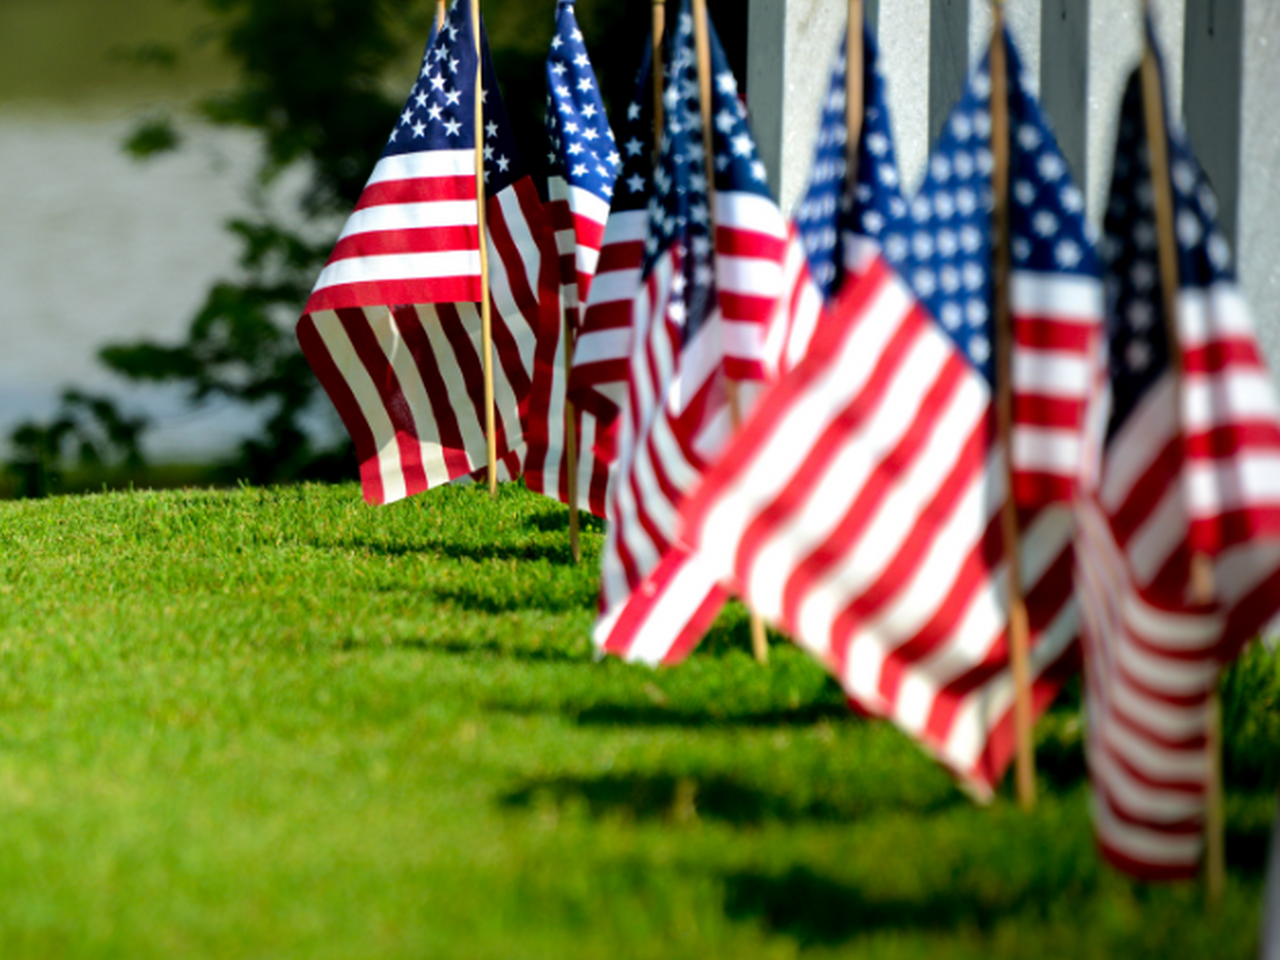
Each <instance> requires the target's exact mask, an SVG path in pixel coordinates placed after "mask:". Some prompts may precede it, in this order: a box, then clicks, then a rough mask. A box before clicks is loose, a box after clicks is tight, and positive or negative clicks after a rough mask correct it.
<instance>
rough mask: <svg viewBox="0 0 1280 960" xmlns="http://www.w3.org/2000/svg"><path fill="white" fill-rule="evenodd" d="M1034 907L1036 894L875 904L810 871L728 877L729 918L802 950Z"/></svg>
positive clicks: (971, 922)
mask: <svg viewBox="0 0 1280 960" xmlns="http://www.w3.org/2000/svg"><path fill="white" fill-rule="evenodd" d="M1028 892H1030V893H1031V894H1032V897H1031V899H1030V900H1028V899H1026V894H1027V893H1028ZM1033 905H1034V891H1022V896H1021V897H1019V898H1018V899H1017V900H1016V902H1014V903H1009V904H1003V905H992V904H985V903H981V902H978V901H975V900H974V899H972V898H970V897H966V896H965V895H964V894H963V892H961V891H959V890H955V891H948V893H947V895H946V896H942V897H937V896H924V897H921V898H920V899H919V900H892V899H875V900H872V899H868V898H867V897H866V895H865V894H864V893H863V891H861V890H859V889H858V888H856V887H852V886H848V885H846V884H843V883H840V882H838V881H835V880H832V879H830V878H829V877H824V876H822V875H820V874H818V873H815V872H813V871H812V870H810V869H809V868H807V867H793V868H792V869H791V870H790V871H788V872H787V873H784V874H781V875H770V874H764V873H750V872H747V873H737V874H731V875H729V876H728V877H726V878H725V913H726V915H727V916H729V917H730V918H731V919H733V920H738V921H747V920H754V921H758V922H761V923H763V924H764V925H765V926H766V927H767V928H769V929H770V930H771V931H772V932H774V933H779V934H783V935H785V936H788V937H791V938H792V939H794V940H796V941H797V942H798V943H799V944H800V945H801V946H818V945H828V946H830V945H834V944H839V943H843V942H844V941H847V940H850V939H852V938H853V937H856V936H859V935H865V934H867V933H870V932H874V931H877V930H893V929H900V930H912V931H920V930H950V929H954V928H956V927H961V926H976V927H978V928H980V929H987V928H989V927H990V926H991V924H992V923H993V921H995V920H996V919H997V918H998V917H999V915H1000V914H1003V913H1006V912H1009V911H1010V910H1011V909H1017V910H1025V909H1026V908H1027V907H1028V906H1032V907H1033Z"/></svg>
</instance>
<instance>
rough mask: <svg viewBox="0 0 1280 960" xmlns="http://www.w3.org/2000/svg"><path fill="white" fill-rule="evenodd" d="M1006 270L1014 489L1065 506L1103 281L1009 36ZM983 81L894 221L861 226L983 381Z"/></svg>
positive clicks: (950, 123)
mask: <svg viewBox="0 0 1280 960" xmlns="http://www.w3.org/2000/svg"><path fill="white" fill-rule="evenodd" d="M1004 43H1005V48H1006V50H1007V51H1008V60H1007V62H1008V71H1009V111H1010V118H1011V121H1010V126H1011V141H1012V142H1011V144H1010V153H1011V156H1010V183H1011V196H1010V198H1009V202H1010V207H1011V210H1010V219H1011V223H1010V227H1011V233H1012V237H1011V248H1012V254H1013V271H1012V275H1011V277H1010V289H1009V296H1010V306H1011V311H1012V314H1013V341H1014V342H1013V361H1012V362H1013V374H1012V389H1013V440H1012V458H1013V468H1014V490H1015V493H1016V495H1017V500H1018V503H1019V505H1020V506H1027V507H1035V506H1037V505H1039V504H1042V503H1046V502H1053V501H1059V502H1066V501H1069V500H1070V499H1071V497H1072V496H1073V495H1074V492H1075V488H1076V484H1077V482H1078V477H1079V470H1080V461H1081V455H1082V448H1081V442H1082V429H1083V416H1084V406H1085V400H1086V398H1087V396H1088V393H1089V390H1090V388H1091V385H1092V382H1093V377H1092V372H1091V371H1092V366H1091V362H1090V361H1091V358H1092V357H1093V356H1095V355H1096V351H1097V348H1098V344H1099V338H1100V331H1101V324H1102V282H1101V273H1100V267H1099V264H1098V258H1097V255H1096V252H1095V250H1094V244H1093V242H1092V236H1091V229H1090V227H1089V226H1088V224H1087V222H1086V220H1085V216H1084V208H1085V203H1084V195H1083V194H1082V193H1081V191H1080V190H1079V189H1078V188H1077V187H1076V186H1075V184H1074V183H1073V182H1072V179H1071V174H1070V171H1069V169H1068V167H1067V162H1066V160H1065V159H1064V157H1063V155H1062V152H1061V151H1060V150H1059V148H1058V145H1057V142H1056V140H1055V139H1054V136H1053V133H1052V132H1051V131H1050V129H1049V125H1048V123H1047V122H1046V119H1045V116H1044V113H1043V111H1042V110H1041V109H1040V106H1039V104H1038V103H1037V102H1036V100H1035V97H1034V95H1033V94H1032V92H1031V88H1030V79H1029V77H1028V76H1027V75H1026V74H1025V73H1024V72H1023V69H1022V64H1021V62H1020V59H1019V57H1018V55H1017V51H1016V49H1015V48H1014V46H1013V44H1012V42H1011V41H1010V40H1009V38H1008V35H1007V34H1006V35H1005V38H1004ZM990 87H991V84H990V78H989V73H988V72H987V67H986V65H985V64H984V65H983V66H982V68H981V69H980V71H979V72H978V73H977V74H976V75H975V76H974V78H973V81H972V83H971V84H970V86H969V88H968V90H967V91H966V93H965V95H964V96H963V98H962V99H961V101H960V102H959V104H957V106H956V108H955V109H954V110H953V111H952V113H951V116H950V117H949V119H948V120H947V123H946V125H945V127H944V128H943V132H942V134H941V136H940V137H939V141H938V144H937V145H936V147H935V149H934V151H933V153H932V155H931V156H930V158H929V165H928V170H927V171H926V174H925V179H924V182H923V184H922V185H921V187H920V190H919V191H918V192H917V194H916V196H915V198H914V199H913V200H912V201H911V204H910V217H909V218H908V219H907V220H906V221H905V222H903V221H901V220H899V221H897V222H886V223H885V225H884V226H883V227H882V228H881V226H880V224H878V223H876V222H874V221H873V222H872V223H870V224H868V225H867V226H868V228H869V230H870V232H871V233H872V235H874V236H877V237H879V238H880V239H881V242H882V244H883V247H884V251H885V254H886V256H887V257H888V259H889V262H890V263H891V264H893V265H894V267H896V268H897V269H898V272H899V273H901V274H902V276H903V277H904V278H905V279H906V281H907V282H908V283H909V284H911V286H912V288H913V289H914V290H915V292H916V295H917V296H918V297H919V298H920V300H921V302H922V303H924V304H925V306H927V307H928V308H929V310H930V312H932V313H933V315H934V316H935V317H937V318H938V320H940V321H941V323H942V328H943V329H944V330H945V331H946V333H947V335H948V336H950V337H951V338H952V339H953V340H954V341H955V342H956V345H957V347H958V348H959V349H961V350H963V351H965V352H966V353H967V354H968V355H969V356H971V357H972V358H973V360H974V362H975V363H977V364H978V365H979V366H980V367H981V369H982V371H983V373H984V374H985V375H986V376H987V377H988V378H989V379H990V378H991V376H992V365H993V364H994V362H995V349H994V344H995V340H994V336H993V334H992V326H991V321H992V317H991V316H990V312H991V304H992V272H991V263H992V259H991V249H992V224H991V199H992V197H991V190H992V185H991V173H992V162H993V160H992V154H991V150H990V143H991V113H990V106H991V89H990Z"/></svg>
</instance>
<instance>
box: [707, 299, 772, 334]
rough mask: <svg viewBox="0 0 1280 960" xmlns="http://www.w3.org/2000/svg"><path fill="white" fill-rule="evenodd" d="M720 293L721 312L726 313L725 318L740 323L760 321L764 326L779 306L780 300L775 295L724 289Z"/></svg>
mask: <svg viewBox="0 0 1280 960" xmlns="http://www.w3.org/2000/svg"><path fill="white" fill-rule="evenodd" d="M719 294H720V297H719V302H720V312H721V313H722V314H724V318H725V319H726V320H734V321H737V322H739V323H743V322H749V323H758V324H761V326H763V325H764V324H765V323H767V322H768V321H769V320H771V319H772V318H773V315H774V313H775V312H776V310H777V307H778V301H777V300H776V299H775V298H773V297H756V296H751V295H749V294H745V293H733V292H731V291H728V290H723V289H722V290H720V291H719ZM762 332H763V331H762Z"/></svg>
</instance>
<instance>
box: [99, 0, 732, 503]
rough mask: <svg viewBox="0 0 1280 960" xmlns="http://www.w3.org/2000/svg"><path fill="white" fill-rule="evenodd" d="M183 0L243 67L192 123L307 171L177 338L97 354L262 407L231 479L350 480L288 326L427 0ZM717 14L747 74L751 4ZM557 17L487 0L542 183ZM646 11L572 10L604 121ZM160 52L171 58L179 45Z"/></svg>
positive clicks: (146, 377) (209, 396)
mask: <svg viewBox="0 0 1280 960" xmlns="http://www.w3.org/2000/svg"><path fill="white" fill-rule="evenodd" d="M175 2H182V0H175ZM185 2H198V3H201V4H202V5H203V6H204V7H205V8H206V9H207V11H208V13H209V15H210V29H209V31H208V32H207V33H206V34H204V35H202V37H201V38H199V41H198V42H205V43H208V42H212V43H216V44H218V45H219V46H220V47H221V49H222V50H223V52H224V53H225V54H226V55H227V56H228V57H229V58H230V59H231V60H232V61H233V63H234V64H235V65H236V67H237V68H238V74H237V75H238V81H237V83H236V84H235V85H234V86H233V87H232V88H231V89H229V90H226V91H224V92H222V93H220V94H218V95H216V96H213V97H209V98H207V99H205V100H204V101H203V102H201V103H200V104H198V107H197V113H198V116H199V117H200V118H201V119H203V120H205V121H211V122H213V123H216V124H221V125H234V126H240V127H247V128H249V129H251V130H253V131H256V132H257V133H258V134H260V136H261V138H262V144H263V159H262V164H261V167H260V170H259V172H258V177H259V180H260V181H261V183H262V184H264V185H265V184H270V183H271V182H272V181H274V180H276V179H277V178H278V177H279V176H280V175H281V174H282V173H283V172H284V171H285V170H288V169H293V168H296V167H298V166H299V165H301V166H302V167H303V168H304V169H305V170H306V172H307V173H306V176H307V187H306V190H305V191H304V193H303V195H302V198H301V201H300V203H299V207H300V209H299V210H298V211H297V214H298V216H297V217H293V218H292V219H291V224H292V225H289V226H286V225H285V224H283V223H281V222H279V219H278V218H273V217H272V216H271V215H270V214H269V213H268V212H266V210H265V206H262V207H260V209H261V210H262V212H261V213H260V214H257V215H255V217H254V218H253V219H240V220H235V221H232V222H230V223H229V224H228V228H229V229H230V230H231V231H233V232H234V233H235V234H236V235H237V237H238V238H239V241H240V246H241V257H240V274H239V275H238V276H236V277H233V278H227V279H224V280H222V281H220V282H218V283H216V284H215V285H214V286H213V288H212V289H211V290H210V291H209V294H208V296H207V298H206V300H205V302H204V304H203V306H202V307H201V308H200V309H199V311H198V312H197V313H196V315H195V317H194V318H193V319H192V321H191V324H190V327H189V329H188V331H187V337H186V339H185V340H184V341H183V342H181V343H179V344H176V345H175V344H161V343H156V342H151V341H142V342H136V343H129V344H114V345H111V346H109V347H107V348H105V349H104V350H103V351H102V353H101V359H102V360H103V362H104V363H105V364H106V365H107V366H108V367H109V368H111V369H112V370H113V371H115V372H117V373H119V374H121V375H122V376H124V377H126V378H128V379H130V380H133V381H143V382H162V383H171V384H180V385H182V386H183V387H184V389H185V390H186V392H187V395H188V398H189V400H190V402H191V403H193V404H200V403H203V402H206V401H209V400H215V399H220V400H228V399H229V400H231V401H234V402H237V403H242V404H247V405H249V406H251V407H253V408H254V409H256V410H258V411H260V412H261V413H262V414H263V420H262V424H263V426H262V428H261V431H260V433H259V434H258V435H257V436H253V437H249V438H247V439H246V440H245V441H244V442H243V444H242V446H241V449H240V452H239V457H238V460H237V462H235V463H234V464H231V465H230V470H231V471H232V472H234V474H235V475H236V476H238V477H243V478H246V479H249V480H251V481H253V482H257V483H262V482H269V481H281V480H290V479H302V478H310V479H324V478H331V477H339V476H341V477H347V478H349V477H351V476H353V475H354V465H353V462H352V459H351V454H350V452H349V448H348V445H347V444H346V443H345V442H344V443H343V444H342V445H341V448H340V449H337V450H324V449H318V448H317V445H316V442H315V441H314V440H313V438H312V437H311V436H309V435H308V432H307V430H306V429H305V427H304V414H305V412H306V411H307V410H308V409H311V408H314V407H315V406H316V405H317V404H326V405H327V400H325V399H323V398H322V397H321V396H320V391H319V386H318V384H317V382H316V380H315V378H314V377H313V376H312V375H311V373H310V370H309V369H308V367H307V365H306V362H305V361H304V360H303V358H302V356H301V353H300V351H299V350H298V347H297V343H296V341H295V339H294V333H293V328H294V324H295V322H296V320H297V317H298V314H299V312H300V311H301V308H302V305H303V303H304V302H305V300H306V297H307V294H308V293H309V291H310V288H311V285H312V283H313V282H314V279H315V276H316V274H317V273H318V272H319V270H320V268H321V267H322V266H323V264H324V261H325V259H326V257H327V256H328V252H329V250H330V248H331V246H332V243H333V238H334V235H335V232H336V230H337V229H338V228H340V226H341V221H342V218H343V217H344V216H345V214H346V213H347V211H349V210H350V208H351V206H352V205H353V204H354V202H355V201H356V199H357V197H358V196H359V194H360V191H361V189H362V188H363V186H364V183H365V180H366V178H367V177H368V175H369V172H370V171H371V170H372V168H373V166H374V164H375V162H376V161H377V158H378V156H379V154H380V152H381V150H382V147H383V145H384V143H385V142H386V137H387V132H388V131H389V130H390V129H391V128H392V126H393V125H394V123H395V121H396V117H397V114H398V112H399V110H400V107H401V105H402V103H403V100H404V96H405V95H406V93H407V91H408V89H409V88H410V86H411V85H412V82H413V79H414V77H415V76H416V73H417V68H418V63H419V60H420V58H421V54H422V49H423V45H424V43H425V41H426V38H427V37H428V35H429V33H430V27H431V21H432V18H433V17H434V15H435V4H434V3H433V2H431V0H185ZM462 2H466V0H462ZM711 7H712V16H713V18H714V19H716V21H717V26H718V27H719V30H720V33H721V36H722V38H723V39H724V41H725V44H726V47H727V48H728V49H729V50H730V56H731V59H733V60H735V61H736V64H735V65H736V67H737V69H738V71H739V73H740V74H741V69H742V61H743V60H744V57H745V46H746V10H745V5H744V4H743V3H742V2H741V0H721V2H713V3H712V4H711ZM554 11H555V0H483V12H484V17H485V23H486V28H487V31H488V36H489V42H490V47H491V49H492V52H493V57H494V62H495V68H496V70H497V72H498V77H499V82H500V84H501V86H502V88H503V99H504V102H505V103H506V105H507V109H508V112H509V114H510V115H511V118H512V122H513V124H514V125H515V128H516V131H515V132H516V137H517V140H518V142H519V143H520V146H521V151H522V154H523V155H524V157H525V158H526V161H527V162H528V164H529V166H530V167H531V168H532V169H533V170H535V171H536V172H537V174H538V175H539V179H540V180H541V178H542V174H543V172H544V168H543V166H542V165H543V164H544V163H545V147H544V140H543V137H544V134H543V126H542V124H543V116H542V114H543V106H544V102H545V90H546V84H545V79H544V74H543V63H544V60H545V57H546V52H547V48H548V44H549V43H550V41H551V35H552V30H553V27H554ZM651 11H652V7H651V5H650V3H649V2H646V0H630V2H622V0H585V2H583V3H580V4H579V5H578V6H577V7H576V13H577V16H578V19H579V23H580V25H581V27H582V30H583V33H584V35H585V39H586V42H587V45H588V49H589V50H590V51H591V54H592V59H593V64H594V66H595V69H596V72H597V75H598V78H599V81H600V85H601V90H602V92H603V93H604V95H605V102H606V104H607V105H608V106H609V110H610V115H611V116H616V115H617V114H618V111H619V109H620V108H622V107H624V106H625V104H626V103H627V102H628V100H629V98H630V97H631V93H632V88H633V86H634V82H635V76H634V74H635V69H636V66H637V65H638V63H639V60H640V55H641V50H642V48H643V46H644V44H645V41H646V39H647V37H648V33H649V24H650V22H651ZM147 52H149V54H150V57H149V58H145V59H149V60H153V59H155V57H156V54H157V51H156V50H155V49H154V45H148V47H147ZM160 53H163V54H164V56H163V57H162V59H164V60H165V61H167V62H172V60H173V59H174V58H176V57H179V56H181V55H182V54H183V51H180V50H173V51H160ZM615 126H617V121H616V120H615ZM180 133H181V130H180V124H179V123H177V122H176V121H175V120H174V118H172V117H157V116H155V115H151V116H148V117H147V118H146V119H145V120H143V121H141V122H140V123H139V125H138V127H137V128H136V129H135V131H134V133H133V135H132V136H131V137H130V138H129V140H128V141H127V143H126V145H125V146H126V149H128V150H129V151H130V152H132V153H133V154H134V155H136V156H138V157H139V158H145V157H147V156H150V155H153V154H155V153H157V152H160V151H164V150H170V149H176V148H179V147H180V145H181V142H182V140H181V135H180ZM298 223H301V226H298V225H297V224H298Z"/></svg>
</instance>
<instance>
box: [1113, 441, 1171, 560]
mask: <svg viewBox="0 0 1280 960" xmlns="http://www.w3.org/2000/svg"><path fill="white" fill-rule="evenodd" d="M1181 463H1182V444H1180V443H1178V442H1177V441H1176V439H1175V438H1172V437H1170V438H1167V439H1166V440H1165V444H1164V447H1163V448H1162V449H1161V450H1160V452H1159V453H1158V454H1157V455H1156V456H1155V457H1154V458H1153V459H1152V461H1151V463H1150V464H1149V465H1148V467H1147V469H1146V470H1145V471H1144V472H1143V473H1142V475H1141V476H1139V477H1138V478H1137V480H1136V482H1135V483H1134V485H1133V486H1132V487H1131V488H1130V489H1129V491H1128V493H1127V495H1126V496H1125V498H1124V500H1123V501H1122V502H1121V503H1120V505H1119V506H1118V507H1117V508H1116V509H1115V510H1113V511H1111V512H1110V513H1109V515H1108V519H1109V520H1110V521H1111V530H1112V533H1113V535H1114V536H1115V538H1116V543H1118V544H1119V545H1120V548H1121V550H1122V551H1124V552H1126V553H1127V550H1128V546H1129V540H1130V539H1131V538H1132V537H1133V535H1134V533H1135V532H1137V531H1138V530H1139V529H1140V528H1141V527H1142V524H1143V523H1145V522H1146V520H1147V518H1148V517H1149V516H1150V515H1151V512H1152V511H1153V510H1155V508H1156V507H1157V506H1159V505H1160V501H1161V499H1162V498H1163V497H1164V494H1165V490H1166V489H1167V488H1168V485H1169V483H1170V482H1171V481H1170V478H1172V477H1176V476H1177V475H1178V470H1179V468H1180V467H1181Z"/></svg>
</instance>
